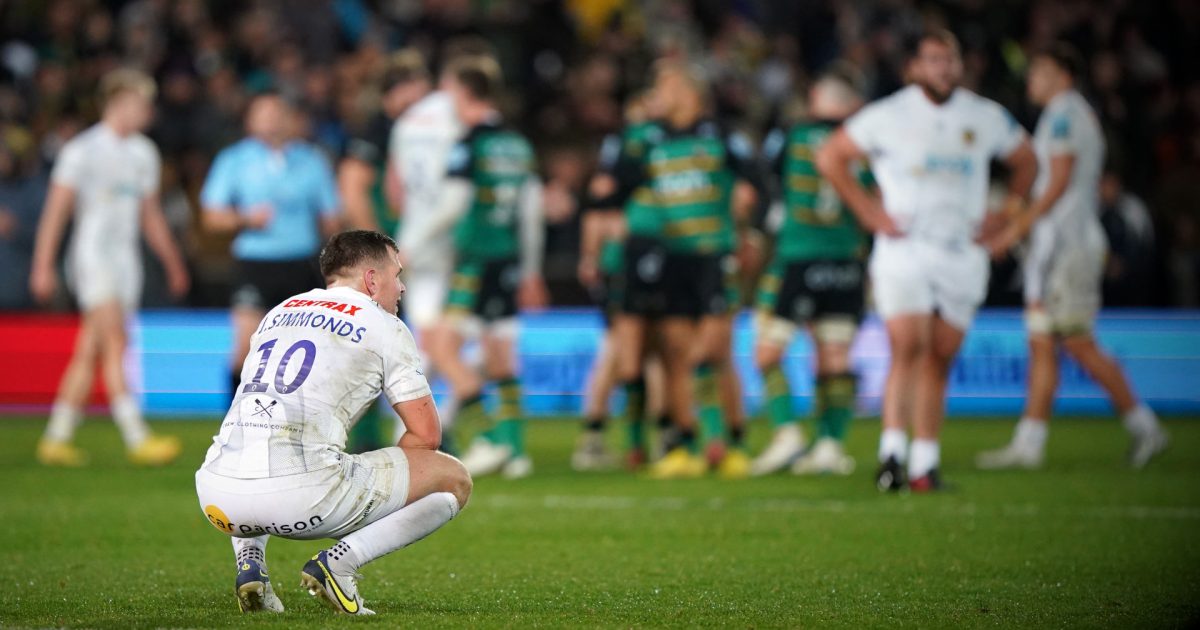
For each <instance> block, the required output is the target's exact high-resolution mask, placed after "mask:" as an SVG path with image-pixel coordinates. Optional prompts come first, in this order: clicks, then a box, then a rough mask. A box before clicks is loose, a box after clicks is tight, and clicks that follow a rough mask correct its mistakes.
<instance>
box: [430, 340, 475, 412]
mask: <svg viewBox="0 0 1200 630" xmlns="http://www.w3.org/2000/svg"><path fill="white" fill-rule="evenodd" d="M428 338H429V344H428V346H427V347H428V348H429V360H430V361H431V362H432V363H433V365H434V368H435V369H436V370H437V371H438V372H439V373H441V374H442V375H443V376H444V377H446V380H447V381H449V383H450V389H451V390H452V391H453V392H454V396H455V398H458V399H459V400H460V401H464V400H465V399H467V398H470V397H472V396H477V395H478V394H479V392H480V391H481V390H482V389H483V380H482V379H481V378H479V374H478V373H476V371H475V370H474V369H473V368H471V366H469V365H467V363H466V362H465V361H463V359H462V346H463V341H464V340H463V337H462V334H460V333H459V332H458V331H457V330H455V329H454V328H453V327H452V325H450V324H444V325H438V326H435V327H434V328H432V329H430V331H429V335H428Z"/></svg>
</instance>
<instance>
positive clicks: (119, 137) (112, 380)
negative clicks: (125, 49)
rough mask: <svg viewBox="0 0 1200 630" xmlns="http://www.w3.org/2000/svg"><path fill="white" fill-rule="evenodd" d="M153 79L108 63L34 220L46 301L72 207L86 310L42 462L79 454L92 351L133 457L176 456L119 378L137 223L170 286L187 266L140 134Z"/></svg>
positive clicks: (75, 264)
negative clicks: (91, 115) (98, 107)
mask: <svg viewBox="0 0 1200 630" xmlns="http://www.w3.org/2000/svg"><path fill="white" fill-rule="evenodd" d="M154 94H155V86H154V81H153V80H151V79H150V77H148V76H146V75H145V74H142V73H141V72H137V71H135V70H127V69H121V70H115V71H113V72H111V73H109V74H108V75H106V76H105V77H104V78H103V79H102V80H101V82H100V96H101V99H102V100H103V103H104V110H103V113H102V115H101V119H100V122H99V123H97V124H95V125H93V126H92V127H91V128H89V129H87V130H86V131H84V132H83V133H81V134H79V135H78V136H76V137H75V138H73V139H71V141H70V142H68V143H67V144H66V145H64V146H63V148H62V152H61V153H60V154H59V157H58V160H57V161H56V162H55V164H54V170H53V171H52V173H51V175H50V193H49V195H48V197H47V198H46V205H45V208H44V209H43V211H42V220H41V223H40V224H39V226H38V234H37V243H36V245H35V249H34V255H33V270H32V273H31V276H30V280H29V284H30V289H31V292H32V293H33V295H34V297H35V298H36V299H38V300H39V301H41V302H47V301H49V300H50V299H51V298H52V297H53V296H54V294H55V292H56V290H57V287H58V277H57V274H56V271H55V268H54V266H55V259H56V258H57V255H58V248H59V245H60V243H61V242H62V239H63V232H64V231H65V230H66V227H67V223H68V222H69V221H70V219H71V215H72V213H73V214H74V216H75V224H74V230H73V232H72V234H71V240H70V243H69V244H68V246H67V265H66V271H67V283H68V285H69V286H70V288H71V292H72V293H73V294H74V295H75V299H76V300H77V301H78V303H79V308H80V310H82V311H83V323H82V326H81V327H80V330H79V336H78V337H77V338H76V341H75V351H74V354H73V355H72V356H71V362H70V364H69V365H68V366H67V369H66V371H65V372H64V373H63V376H62V381H61V383H60V384H59V390H58V396H57V398H56V399H55V402H54V408H53V410H52V411H51V412H50V422H49V424H48V425H47V426H46V432H45V434H43V436H42V439H41V441H40V442H39V443H38V447H37V458H38V461H40V462H41V463H43V464H45V465H48V466H80V465H83V464H84V463H86V461H87V457H86V454H85V453H84V452H83V451H82V450H80V449H79V448H78V447H76V446H74V445H73V444H72V443H71V442H72V439H73V438H74V435H75V429H76V427H77V426H78V425H79V422H80V420H81V419H82V415H83V405H84V403H85V402H86V400H87V395H88V392H89V390H91V387H92V378H93V376H94V371H95V366H96V361H97V359H99V360H100V363H101V371H102V374H103V377H104V383H105V386H106V387H107V388H108V397H109V406H110V408H111V410H112V415H113V421H114V422H115V423H116V425H117V428H118V429H119V430H120V432H121V438H122V439H123V440H124V442H125V448H126V450H127V452H128V455H129V459H130V461H132V462H134V463H135V464H141V465H151V466H153V465H161V464H166V463H168V462H170V461H172V460H174V459H175V457H176V456H177V455H179V441H178V440H177V439H175V438H174V437H168V436H156V435H153V434H152V433H150V429H149V428H148V427H147V425H146V423H145V421H144V420H143V419H142V414H141V409H139V407H138V403H137V401H135V400H134V398H133V396H132V395H131V394H130V392H129V384H128V383H127V382H126V379H125V368H124V360H125V347H126V331H125V318H126V316H127V315H129V314H131V313H133V312H134V311H136V310H137V307H138V303H139V302H140V300H141V293H142V261H141V244H140V243H139V240H138V234H139V228H140V232H141V233H142V234H144V235H145V238H146V242H147V243H148V244H149V245H150V248H151V249H152V250H153V251H154V253H155V254H156V255H157V256H158V257H159V259H161V260H162V263H163V267H164V268H165V270H166V273H167V285H168V288H169V289H170V291H171V294H172V295H175V296H177V297H179V296H182V295H184V294H185V293H186V292H187V289H188V274H187V269H186V267H185V264H184V261H183V257H182V256H181V255H180V253H179V249H178V248H177V247H176V246H175V242H174V241H173V240H172V239H171V234H170V231H169V230H168V228H167V223H166V219H165V218H164V217H163V213H162V206H161V205H160V203H159V197H158V186H159V171H160V162H159V157H158V149H156V148H155V146H154V143H153V142H151V141H150V140H149V139H148V138H147V137H146V136H144V135H142V134H141V130H142V129H144V128H145V127H146V126H147V125H148V124H149V123H150V121H151V119H152V117H153V114H154Z"/></svg>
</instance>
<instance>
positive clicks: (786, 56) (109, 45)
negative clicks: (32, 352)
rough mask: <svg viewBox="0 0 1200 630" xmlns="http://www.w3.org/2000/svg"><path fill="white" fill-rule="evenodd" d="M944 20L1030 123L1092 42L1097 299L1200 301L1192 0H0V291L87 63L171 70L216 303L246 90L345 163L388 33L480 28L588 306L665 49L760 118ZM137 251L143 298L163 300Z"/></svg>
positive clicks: (177, 139)
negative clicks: (594, 176)
mask: <svg viewBox="0 0 1200 630" xmlns="http://www.w3.org/2000/svg"><path fill="white" fill-rule="evenodd" d="M930 25H944V26H947V27H949V28H950V29H952V30H953V31H954V32H955V33H956V34H957V35H958V36H959V38H960V39H961V40H962V44H963V48H964V51H963V52H964V57H965V60H966V85H967V86H968V87H970V88H971V89H974V90H976V91H979V92H980V93H982V94H984V95H986V96H989V97H991V98H993V99H996V100H998V101H1000V102H1001V103H1002V104H1004V105H1005V106H1007V107H1008V108H1009V109H1010V110H1011V111H1013V112H1014V113H1015V114H1017V115H1018V117H1019V118H1020V119H1021V121H1022V122H1023V123H1025V124H1026V125H1027V126H1031V124H1032V122H1033V121H1034V120H1035V116H1036V113H1037V112H1036V111H1034V110H1033V109H1032V107H1031V106H1030V105H1028V103H1027V101H1026V99H1025V98H1024V93H1023V87H1022V86H1023V76H1024V71H1025V69H1026V64H1027V60H1028V58H1029V53H1030V51H1033V50H1036V49H1037V48H1039V47H1041V46H1044V45H1046V44H1049V43H1050V42H1052V41H1053V40H1055V39H1059V38H1061V39H1065V40H1067V41H1069V42H1071V43H1072V44H1074V45H1075V46H1076V47H1077V48H1078V49H1080V50H1081V51H1082V53H1083V56H1084V58H1085V59H1086V60H1087V61H1088V63H1089V64H1090V68H1089V71H1088V72H1087V76H1086V81H1085V84H1084V86H1083V88H1084V93H1085V94H1086V95H1087V96H1088V98H1090V99H1091V100H1092V102H1093V104H1094V105H1095V107H1096V109H1097V111H1098V112H1099V113H1100V115H1101V117H1102V123H1103V125H1104V128H1105V131H1106V134H1107V136H1108V143H1109V151H1108V153H1109V165H1108V172H1107V174H1106V176H1105V180H1104V186H1103V191H1102V193H1103V194H1102V198H1103V221H1104V225H1105V227H1106V230H1107V231H1108V233H1109V240H1110V243H1111V247H1112V253H1111V256H1110V259H1109V263H1108V269H1107V281H1106V284H1105V301H1106V303H1107V304H1109V305H1115V306H1198V305H1200V203H1198V202H1197V200H1198V199H1200V66H1197V65H1196V64H1195V63H1194V60H1195V59H1197V58H1200V3H1197V2H1192V1H1190V0H1164V1H1162V2H1142V3H1137V2H1129V1H1127V0H1099V1H1089V0H1064V1H1054V0H1042V1H1013V2H1003V3H999V2H988V1H986V0H957V1H943V2H922V1H919V0H374V1H372V0H258V1H255V0H246V1H239V0H210V1H203V0H107V1H104V0H43V1H37V0H33V1H30V0H24V1H13V0H0V42H3V44H0V269H3V272H2V273H0V309H24V308H30V307H32V302H31V300H30V298H29V294H28V288H27V279H28V267H29V257H30V255H31V252H32V247H33V245H32V244H33V236H34V232H35V230H36V223H37V220H38V216H39V213H40V209H41V203H42V200H43V198H44V195H45V191H46V188H47V174H48V171H49V167H50V165H51V164H52V163H53V161H54V159H55V156H56V154H57V152H58V150H59V148H60V147H61V146H62V144H63V143H64V142H65V141H66V140H67V139H69V138H70V137H71V136H72V135H74V134H75V133H78V132H79V131H80V130H82V129H84V128H86V127H87V126H88V125H90V124H91V123H92V122H94V121H95V119H96V116H97V111H96V99H95V94H96V89H95V88H96V82H97V80H98V79H99V77H100V76H101V75H103V74H104V73H105V72H107V71H109V70H111V69H113V68H115V67H118V66H122V65H127V66H133V67H137V68H141V69H143V70H146V71H148V72H150V73H152V74H153V76H154V77H155V78H156V79H157V80H158V83H159V96H158V99H159V102H158V111H157V119H156V121H155V123H154V125H153V128H152V129H151V132H150V136H151V137H152V139H153V140H154V141H155V142H156V143H157V145H158V147H159V150H160V151H161V153H162V157H163V164H164V168H163V184H162V191H163V201H164V208H165V210H166V212H167V216H168V219H169V222H170V224H171V228H172V230H174V232H175V233H176V236H177V237H178V238H179V239H180V242H181V243H183V244H184V247H185V250H186V253H187V256H188V262H189V266H190V267H191V270H192V274H193V276H194V278H195V282H194V287H193V289H192V293H191V294H190V295H189V296H188V297H187V298H186V303H187V304H189V305H193V306H224V305H227V304H228V300H229V286H230V283H231V277H230V276H231V274H232V273H233V272H232V269H233V266H232V264H231V259H230V255H229V241H228V240H227V237H221V236H217V235H213V234H210V233H208V232H206V231H205V230H203V229H202V227H201V224H200V221H199V207H198V201H197V198H198V193H199V189H200V187H201V185H202V184H203V182H204V179H205V175H206V173H207V171H208V168H209V165H210V162H211V160H212V158H213V156H214V155H215V154H216V152H217V151H218V150H220V149H221V148H222V147H224V146H226V145H228V144H230V143H232V142H234V141H236V140H237V139H238V138H239V137H241V135H242V122H241V121H242V114H243V110H244V107H245V105H246V103H247V101H248V97H249V96H251V95H253V94H255V93H258V92H261V91H263V90H268V89H269V90H274V91H277V92H279V93H281V94H283V95H284V96H285V97H286V98H288V99H289V100H290V101H291V102H292V103H294V104H296V105H298V107H299V109H300V111H301V112H302V114H303V121H302V124H300V125H299V128H298V129H296V130H295V133H296V134H298V135H301V136H305V137H307V138H308V139H309V140H311V141H313V142H314V143H315V144H316V145H317V146H319V147H320V148H321V149H322V150H323V151H324V152H326V153H327V155H328V157H329V159H330V160H331V161H336V160H337V159H338V158H339V157H340V156H342V155H343V153H344V151H345V149H346V144H347V142H348V140H349V139H350V138H351V137H353V136H354V135H355V134H356V133H357V132H359V131H360V130H361V129H362V128H363V127H364V126H366V125H367V124H369V122H370V121H371V120H372V119H373V118H374V117H375V116H376V114H377V113H378V111H379V110H380V107H381V103H380V89H379V83H380V81H381V75H382V74H383V73H384V68H385V65H386V60H387V58H388V55H389V53H390V52H391V51H394V50H397V49H399V48H415V49H416V50H419V51H421V52H422V53H423V54H424V55H425V57H426V59H428V60H429V61H430V63H431V64H432V65H434V66H435V67H436V65H437V63H438V54H439V49H440V48H441V44H443V43H444V42H446V41H447V40H448V39H451V38H454V37H456V36H462V35H474V36H481V37H483V38H485V39H486V40H487V41H488V42H490V44H491V46H492V47H493V48H494V50H495V52H496V54H497V57H498V59H499V61H500V64H501V66H502V68H503V71H504V74H505V79H506V83H507V92H506V96H505V98H504V99H503V104H504V108H505V109H506V113H507V114H508V116H509V118H510V120H512V121H514V122H515V123H516V125H517V126H518V127H519V128H520V129H521V130H522V131H523V132H524V133H525V134H527V135H528V136H529V137H530V138H531V139H532V140H533V142H534V144H535V146H536V148H537V151H538V152H539V158H540V159H539V163H540V164H541V168H542V176H543V178H544V180H545V185H546V196H545V212H546V218H547V231H548V233H547V255H546V262H545V264H546V277H547V281H548V282H549V283H550V288H551V292H552V297H553V300H554V302H555V303H558V304H580V303H584V302H586V301H587V297H586V293H585V292H584V291H583V290H582V289H581V288H580V287H579V286H578V285H577V284H576V283H575V280H574V270H575V258H576V256H577V252H578V247H579V237H578V235H579V228H578V207H579V202H580V200H581V197H582V195H583V190H584V187H585V183H586V181H587V178H588V175H589V174H590V172H591V170H592V168H593V166H594V163H595V157H596V153H597V147H598V146H599V144H600V141H601V139H602V138H603V136H604V135H605V134H607V133H611V132H613V131H615V130H617V129H618V128H619V127H620V126H621V125H622V112H623V104H624V102H625V101H626V99H628V98H629V97H630V96H632V95H634V94H635V93H636V92H637V91H639V90H640V89H641V88H642V87H643V86H644V83H645V77H646V72H647V69H648V67H649V65H650V62H651V61H652V60H653V59H655V58H657V57H660V56H662V55H666V54H686V55H688V56H689V57H691V58H693V59H696V60H698V61H699V62H700V63H701V64H702V65H703V66H704V67H705V68H706V70H707V71H708V72H709V73H710V76H711V78H712V85H713V86H714V89H715V95H714V96H715V103H716V109H717V112H716V113H717V115H718V117H719V118H720V119H722V120H723V121H725V122H727V123H729V124H731V125H734V126H736V127H738V128H740V129H741V130H742V131H745V132H747V133H748V134H750V135H751V136H753V137H756V138H761V137H762V136H763V135H764V134H765V133H766V132H767V131H768V130H769V129H771V128H772V127H773V126H775V125H778V124H782V123H785V122H789V121H791V120H793V119H795V118H797V117H800V116H803V113H804V103H803V102H802V99H801V95H803V94H804V93H805V90H804V87H805V86H806V85H807V82H808V81H809V80H810V78H811V77H814V76H816V75H817V73H818V72H820V71H821V70H822V69H824V68H826V67H827V66H828V65H829V64H831V63H834V62H837V61H839V60H842V61H847V62H849V63H851V64H853V65H854V66H856V67H857V68H858V69H859V70H860V71H861V73H862V75H863V77H864V78H865V81H866V85H867V88H868V92H869V94H870V95H871V96H872V97H878V96H882V95H885V94H887V93H889V92H891V91H893V90H894V89H896V88H897V87H899V86H900V85H901V84H902V77H901V76H900V73H901V67H900V66H901V61H902V59H903V54H902V48H903V45H904V43H905V42H906V41H907V39H908V38H910V37H912V36H914V35H916V34H918V33H919V32H920V31H921V30H922V29H923V28H924V27H927V26H930ZM145 259H146V261H147V263H146V264H147V266H148V269H147V279H146V291H145V297H144V304H145V305H146V306H165V305H168V304H169V303H170V300H169V298H168V297H167V292H166V291H165V283H164V282H163V280H162V279H161V278H162V274H161V272H160V271H159V270H157V269H155V268H154V265H155V264H156V263H155V261H154V257H152V256H147V257H145ZM1009 266H1011V261H1010V263H1009ZM995 275H996V278H997V279H996V281H995V282H996V286H995V287H994V290H993V291H992V293H991V297H990V298H989V299H990V301H991V303H993V304H1016V303H1019V296H1020V294H1019V291H1018V290H1016V289H1015V288H1014V287H1011V286H1008V285H1007V284H1006V283H1007V282H1008V278H1009V277H1010V276H1009V275H1008V274H1005V273H1004V269H1001V270H1000V273H997V274H995Z"/></svg>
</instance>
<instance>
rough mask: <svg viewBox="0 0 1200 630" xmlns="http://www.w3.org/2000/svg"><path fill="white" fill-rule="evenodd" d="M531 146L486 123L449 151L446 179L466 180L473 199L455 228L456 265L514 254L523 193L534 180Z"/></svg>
mask: <svg viewBox="0 0 1200 630" xmlns="http://www.w3.org/2000/svg"><path fill="white" fill-rule="evenodd" d="M536 169H537V164H536V160H535V157H534V153H533V148H532V147H531V146H530V144H529V141H528V140H526V139H525V137H524V136H522V135H521V134H520V133H518V132H516V131H513V130H511V129H508V128H505V127H503V126H501V125H499V124H498V123H494V122H489V123H484V124H481V125H477V126H475V127H473V128H472V129H471V130H470V131H468V132H467V135H466V137H464V138H463V139H462V141H460V142H459V143H458V145H456V146H455V147H454V149H453V150H452V151H451V152H450V164H449V167H448V169H447V172H446V176H447V177H448V178H462V179H466V180H467V181H469V182H470V184H471V186H472V188H473V190H474V198H473V199H472V200H471V206H470V208H469V209H468V210H467V213H466V215H464V216H463V217H462V218H461V219H459V221H458V224H457V225H455V227H454V245H455V247H456V248H457V250H458V259H459V260H460V261H488V260H499V259H502V258H512V257H515V256H517V255H518V252H519V249H520V246H519V242H520V238H519V236H518V222H519V208H518V205H519V202H520V198H521V190H522V189H523V188H524V187H525V185H526V184H527V183H529V182H530V180H531V178H534V177H537V172H536Z"/></svg>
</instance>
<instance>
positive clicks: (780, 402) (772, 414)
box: [763, 363, 795, 429]
mask: <svg viewBox="0 0 1200 630" xmlns="http://www.w3.org/2000/svg"><path fill="white" fill-rule="evenodd" d="M763 389H764V391H765V393H766V397H767V416H768V417H769V418H770V419H771V427H772V428H776V429H778V428H779V427H781V426H783V425H785V424H791V423H793V422H795V416H793V415H792V391H791V388H790V387H789V386H788V381H787V375H785V374H784V373H783V366H782V365H780V364H778V363H776V364H774V365H771V366H768V367H767V368H766V369H764V370H763Z"/></svg>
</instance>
